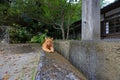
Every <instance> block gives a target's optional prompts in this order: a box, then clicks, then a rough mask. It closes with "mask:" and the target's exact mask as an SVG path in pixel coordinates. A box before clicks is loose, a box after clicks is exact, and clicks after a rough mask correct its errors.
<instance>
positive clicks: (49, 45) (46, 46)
mask: <svg viewBox="0 0 120 80" xmlns="http://www.w3.org/2000/svg"><path fill="white" fill-rule="evenodd" d="M42 49H43V50H44V51H46V52H49V53H51V52H54V48H53V38H45V42H44V43H43V45H42Z"/></svg>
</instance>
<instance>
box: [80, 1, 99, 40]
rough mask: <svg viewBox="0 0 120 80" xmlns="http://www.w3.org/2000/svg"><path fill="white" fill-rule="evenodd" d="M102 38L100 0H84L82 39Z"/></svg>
mask: <svg viewBox="0 0 120 80" xmlns="http://www.w3.org/2000/svg"><path fill="white" fill-rule="evenodd" d="M98 39H100V0H82V40H98Z"/></svg>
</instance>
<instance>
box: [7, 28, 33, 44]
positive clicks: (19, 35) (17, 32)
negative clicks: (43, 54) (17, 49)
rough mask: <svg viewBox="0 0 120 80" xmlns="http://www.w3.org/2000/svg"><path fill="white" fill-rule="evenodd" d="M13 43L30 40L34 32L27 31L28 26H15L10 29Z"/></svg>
mask: <svg viewBox="0 0 120 80" xmlns="http://www.w3.org/2000/svg"><path fill="white" fill-rule="evenodd" d="M8 31H9V35H10V42H11V43H26V42H28V41H30V39H31V36H32V34H31V33H30V32H29V31H27V29H26V27H20V26H18V27H13V28H10V29H9V30H8Z"/></svg>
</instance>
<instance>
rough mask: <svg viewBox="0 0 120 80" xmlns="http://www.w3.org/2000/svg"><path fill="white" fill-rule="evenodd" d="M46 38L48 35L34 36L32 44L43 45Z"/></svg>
mask: <svg viewBox="0 0 120 80" xmlns="http://www.w3.org/2000/svg"><path fill="white" fill-rule="evenodd" d="M45 37H47V35H46V33H45V34H42V33H41V34H38V35H36V36H33V37H32V38H31V42H32V43H40V44H41V45H42V44H43V42H44V40H45Z"/></svg>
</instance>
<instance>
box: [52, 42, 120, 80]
mask: <svg viewBox="0 0 120 80" xmlns="http://www.w3.org/2000/svg"><path fill="white" fill-rule="evenodd" d="M54 45H55V50H56V51H58V52H61V51H62V49H63V51H64V52H62V55H63V56H64V55H65V57H66V58H67V59H68V60H69V61H70V62H71V63H72V64H73V65H74V66H76V67H77V68H78V69H79V70H80V71H82V72H83V73H84V74H85V75H86V77H87V78H88V79H89V80H120V41H55V43H54ZM66 46H67V47H66Z"/></svg>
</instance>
